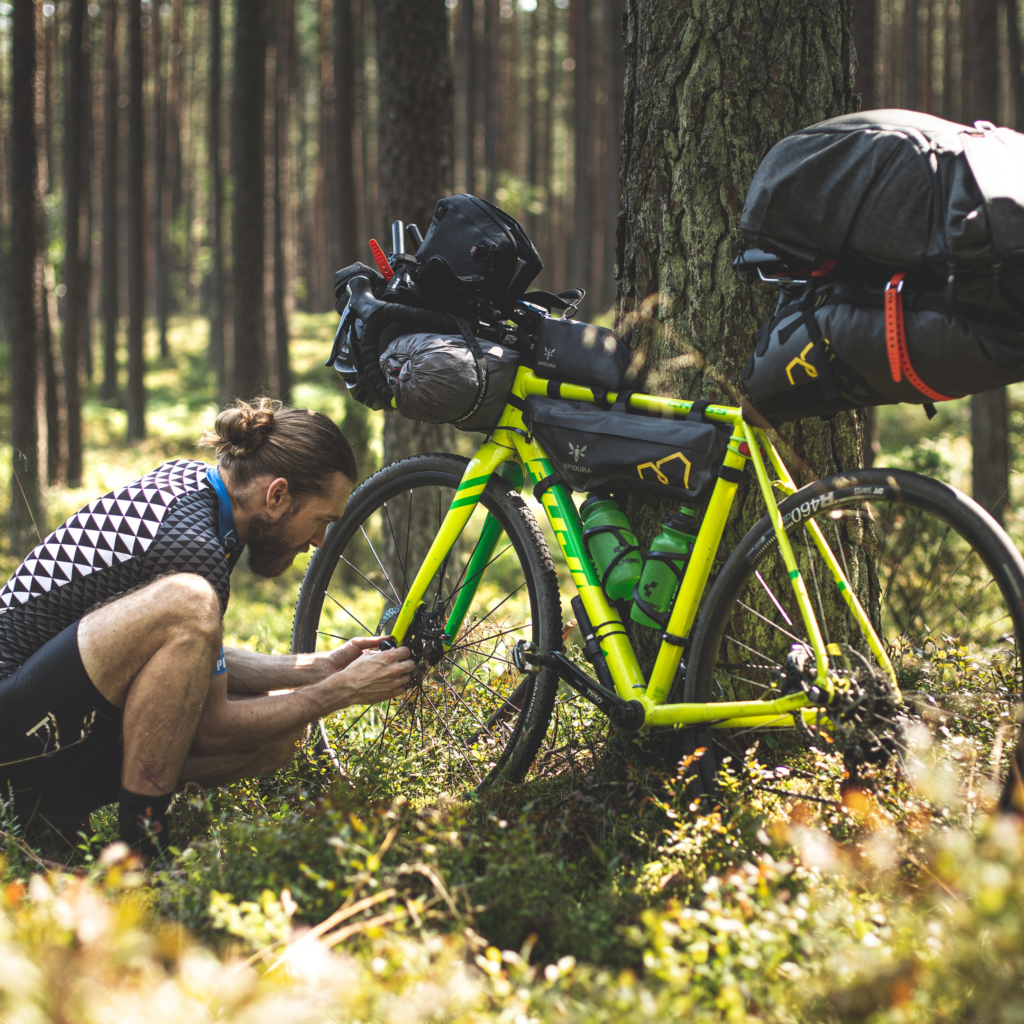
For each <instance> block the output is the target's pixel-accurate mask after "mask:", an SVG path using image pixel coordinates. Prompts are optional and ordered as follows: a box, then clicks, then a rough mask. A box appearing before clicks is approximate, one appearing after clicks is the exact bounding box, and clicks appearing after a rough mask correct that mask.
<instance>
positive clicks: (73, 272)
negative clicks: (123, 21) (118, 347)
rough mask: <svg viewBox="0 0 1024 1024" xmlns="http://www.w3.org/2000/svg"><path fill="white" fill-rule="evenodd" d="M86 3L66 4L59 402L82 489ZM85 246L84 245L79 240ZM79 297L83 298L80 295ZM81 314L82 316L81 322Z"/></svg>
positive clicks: (70, 478)
mask: <svg viewBox="0 0 1024 1024" xmlns="http://www.w3.org/2000/svg"><path fill="white" fill-rule="evenodd" d="M85 8H86V0H72V4H71V10H70V12H69V22H70V24H69V28H70V32H69V33H68V78H67V82H68V86H67V92H66V94H65V99H64V113H65V118H64V219H65V230H66V233H65V245H64V284H65V286H66V288H67V291H66V293H65V295H66V299H65V314H64V396H65V401H66V403H67V405H66V409H67V439H68V440H67V444H68V461H67V483H68V486H69V487H80V486H81V483H82V383H83V374H82V370H83V362H84V360H83V359H82V349H83V347H84V342H85V340H86V332H87V330H88V322H87V319H86V318H87V316H88V302H89V299H88V287H89V281H88V277H87V275H86V274H85V266H84V258H83V257H84V254H83V252H82V251H81V250H82V241H83V240H82V238H81V235H82V232H81V228H82V214H83V212H84V205H85V204H84V199H85V194H84V189H83V174H82V170H83V167H82V165H83V162H84V161H83V158H85V161H87V159H88V157H87V155H86V140H85V139H84V138H83V132H82V129H83V127H84V126H85V123H86V117H87V109H86V108H87V105H88V104H89V103H90V102H91V100H92V96H91V90H90V88H89V76H88V65H87V57H86V50H85V47H86V38H85V33H84V28H85V17H86V10H85ZM85 241H86V243H87V242H88V240H87V239H86V240H85ZM83 293H84V294H83ZM83 314H84V316H83Z"/></svg>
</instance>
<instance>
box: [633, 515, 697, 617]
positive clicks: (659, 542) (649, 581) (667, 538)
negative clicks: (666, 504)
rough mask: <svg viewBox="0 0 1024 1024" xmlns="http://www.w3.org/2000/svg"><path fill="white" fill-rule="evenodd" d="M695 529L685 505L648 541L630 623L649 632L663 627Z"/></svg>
mask: <svg viewBox="0 0 1024 1024" xmlns="http://www.w3.org/2000/svg"><path fill="white" fill-rule="evenodd" d="M698 529H699V526H698V525H697V520H696V519H695V518H694V513H693V511H692V510H691V509H688V508H686V507H685V506H684V507H683V508H681V509H680V510H679V512H678V514H673V515H670V516H668V517H667V518H666V519H665V522H664V523H662V526H661V533H659V534H658V536H657V537H655V538H654V540H652V541H651V550H650V551H649V552H648V554H647V558H646V559H644V571H643V575H642V576H641V577H640V582H639V583H638V584H637V586H636V589H635V590H634V591H633V611H632V613H631V615H630V617H631V618H632V620H633V621H634V622H639V623H640V625H642V626H650V627H652V628H653V629H664V628H665V625H666V624H667V623H668V611H669V608H671V607H672V602H673V600H674V599H675V596H676V592H677V591H678V590H679V584H680V583H682V581H683V574H684V573H685V572H686V563H687V562H688V561H689V559H690V553H691V552H692V551H693V542H694V541H695V540H696V539H697V531H698Z"/></svg>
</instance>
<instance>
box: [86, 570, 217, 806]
mask: <svg viewBox="0 0 1024 1024" xmlns="http://www.w3.org/2000/svg"><path fill="white" fill-rule="evenodd" d="M220 644H221V622H220V603H219V602H218V600H217V595H216V593H215V591H214V589H213V587H211V586H210V584H209V583H207V582H206V580H204V579H202V577H200V576H195V575H192V574H184V573H183V574H180V575H175V576H167V577H164V578H163V579H159V580H157V581H155V582H154V583H151V584H150V585H149V586H147V587H144V588H142V589H141V590H138V591H136V592H134V593H131V594H127V595H126V596H125V597H122V598H119V599H118V600H116V601H112V602H111V603H109V604H106V605H104V606H103V607H101V608H97V609H96V610H95V611H94V612H90V613H89V614H88V615H86V616H85V618H83V619H82V621H81V623H80V624H79V627H78V648H79V652H80V654H81V658H82V664H83V665H84V666H85V670H86V672H87V673H88V674H89V678H90V679H91V680H92V682H93V685H94V686H95V687H96V689H97V690H99V692H100V693H101V694H102V695H103V696H104V697H105V698H106V699H107V700H108V701H110V703H111V704H113V705H114V706H115V707H119V708H123V710H124V719H123V737H124V763H123V768H122V774H121V785H122V792H121V815H120V817H121V818H122V819H125V818H126V816H128V817H131V816H132V815H134V813H135V810H138V813H139V814H143V813H144V810H145V806H146V799H147V798H159V799H156V800H151V801H150V805H151V806H152V807H153V808H154V809H155V810H154V811H153V812H152V814H151V815H149V816H151V817H153V818H154V819H156V818H162V817H163V815H164V814H165V813H166V807H167V802H168V801H169V799H170V794H171V793H173V791H174V789H175V786H176V785H177V782H178V777H179V775H180V774H181V769H182V766H183V765H184V763H185V758H186V756H187V754H188V749H189V746H190V745H191V743H192V738H193V736H194V735H195V731H196V726H197V725H198V723H199V718H200V715H201V714H202V710H203V701H204V700H205V699H206V695H207V692H208V690H209V687H210V678H211V675H212V673H213V669H214V665H215V663H216V660H217V655H218V653H219V651H220ZM122 823H123V822H122Z"/></svg>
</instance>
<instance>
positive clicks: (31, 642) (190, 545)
mask: <svg viewBox="0 0 1024 1024" xmlns="http://www.w3.org/2000/svg"><path fill="white" fill-rule="evenodd" d="M207 469H209V464H208V463H205V462H196V461H192V460H187V459H179V460H176V461H174V462H165V463H164V464H163V465H162V466H158V467H157V468H156V469H154V470H153V471H152V472H151V473H147V474H146V476H144V477H142V479H141V480H136V481H134V482H133V483H130V484H128V485H127V486H125V487H119V488H118V489H117V490H116V491H111V492H110V493H109V494H105V495H103V497H102V498H97V499H96V500H95V501H90V502H89V504H88V505H86V506H85V507H84V508H81V509H79V510H78V511H77V512H76V513H75V514H74V515H72V516H70V517H69V518H68V519H67V520H66V521H65V522H64V523H63V524H62V525H61V526H58V527H57V529H56V530H54V531H53V533H51V534H50V535H49V536H48V537H46V538H45V539H44V540H43V541H42V543H40V544H37V545H36V547H35V548H33V550H32V552H31V553H30V554H29V555H28V557H27V558H26V559H25V561H23V562H22V563H21V565H20V566H18V568H17V570H16V571H15V573H14V575H13V576H12V577H11V578H10V579H9V580H8V581H7V583H6V584H5V585H4V586H3V588H2V589H0V679H3V678H6V677H7V676H8V675H10V674H11V673H12V672H13V671H14V670H15V669H17V668H18V667H19V666H20V665H21V664H23V663H24V662H25V661H26V660H27V659H28V658H29V657H30V656H31V655H32V654H34V653H35V652H36V651H37V650H38V649H39V648H40V647H42V646H43V644H45V643H46V642H47V641H48V640H51V639H53V637H55V636H56V635H57V634H58V633H59V632H60V631H61V630H62V629H66V628H67V627H68V626H70V625H71V623H73V622H75V621H77V620H78V619H80V618H81V617H82V616H83V615H85V614H86V612H88V611H89V610H90V609H92V608H95V607H96V606H97V605H99V604H102V603H103V602H104V601H108V600H111V599H112V598H115V597H119V596H121V595H122V594H125V593H127V592H128V591H129V590H132V589H133V588H135V587H138V586H140V585H142V584H144V583H149V582H151V581H152V580H154V579H156V578H157V577H158V576H164V575H166V574H168V573H175V572H192V573H196V574H198V575H199V576H202V577H204V578H205V579H206V580H208V581H209V582H210V584H211V585H212V586H213V588H214V590H215V591H216V592H217V596H218V597H219V598H220V606H221V612H222V613H223V611H224V609H225V608H226V607H227V603H228V593H229V588H230V576H231V567H232V564H233V560H232V561H228V559H227V558H226V557H225V553H224V548H223V547H222V546H221V541H220V531H219V529H218V510H219V503H218V500H217V492H216V491H215V490H214V489H213V488H212V487H211V486H210V483H209V481H208V480H207V478H206V471H207Z"/></svg>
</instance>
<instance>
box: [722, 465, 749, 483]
mask: <svg viewBox="0 0 1024 1024" xmlns="http://www.w3.org/2000/svg"><path fill="white" fill-rule="evenodd" d="M746 475H747V473H746V470H744V469H733V468H732V467H731V466H720V467H719V468H718V476H719V477H720V478H721V479H722V480H724V481H725V482H726V483H729V484H738V483H742V482H743V478H744V477H745V476H746Z"/></svg>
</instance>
